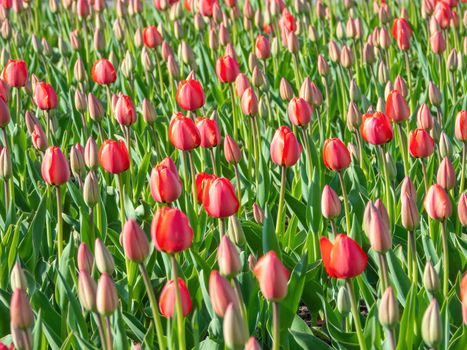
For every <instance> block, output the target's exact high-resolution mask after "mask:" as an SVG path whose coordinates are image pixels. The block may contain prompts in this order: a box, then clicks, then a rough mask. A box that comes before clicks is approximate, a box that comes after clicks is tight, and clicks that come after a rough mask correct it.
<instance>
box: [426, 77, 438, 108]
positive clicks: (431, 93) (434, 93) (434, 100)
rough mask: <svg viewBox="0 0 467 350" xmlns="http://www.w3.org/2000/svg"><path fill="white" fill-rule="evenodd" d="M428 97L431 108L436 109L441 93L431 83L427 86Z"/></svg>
mask: <svg viewBox="0 0 467 350" xmlns="http://www.w3.org/2000/svg"><path fill="white" fill-rule="evenodd" d="M428 97H429V99H430V102H431V104H432V105H433V106H436V107H438V106H439V105H440V104H441V92H440V91H439V89H438V87H437V86H436V85H435V84H434V83H433V82H432V81H430V83H429V85H428Z"/></svg>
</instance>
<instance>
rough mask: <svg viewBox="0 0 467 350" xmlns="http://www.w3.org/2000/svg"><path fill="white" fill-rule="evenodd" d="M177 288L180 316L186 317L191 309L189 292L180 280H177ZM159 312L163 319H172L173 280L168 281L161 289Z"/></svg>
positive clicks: (173, 302) (173, 309)
mask: <svg viewBox="0 0 467 350" xmlns="http://www.w3.org/2000/svg"><path fill="white" fill-rule="evenodd" d="M177 282H178V288H179V291H180V297H181V299H182V314H183V316H184V317H185V316H187V315H188V314H189V313H190V312H191V309H192V307H193V304H192V301H191V297H190V292H189V291H188V288H187V286H186V284H185V281H183V280H182V279H181V278H179V279H178V281H177ZM159 310H160V312H161V314H162V315H163V316H165V317H167V318H168V317H172V316H173V315H174V314H175V283H174V280H170V281H168V282H167V283H166V284H165V286H164V288H163V289H162V292H161V295H160V298H159Z"/></svg>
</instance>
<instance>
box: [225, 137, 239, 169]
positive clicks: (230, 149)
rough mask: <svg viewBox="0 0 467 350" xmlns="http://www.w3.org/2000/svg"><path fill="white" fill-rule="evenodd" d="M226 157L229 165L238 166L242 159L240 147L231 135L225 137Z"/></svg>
mask: <svg viewBox="0 0 467 350" xmlns="http://www.w3.org/2000/svg"><path fill="white" fill-rule="evenodd" d="M224 156H225V160H226V161H227V162H229V163H233V164H237V163H238V162H240V159H242V152H241V151H240V147H238V144H237V143H236V142H235V140H234V139H233V138H232V137H231V136H230V135H228V134H227V135H225V138H224Z"/></svg>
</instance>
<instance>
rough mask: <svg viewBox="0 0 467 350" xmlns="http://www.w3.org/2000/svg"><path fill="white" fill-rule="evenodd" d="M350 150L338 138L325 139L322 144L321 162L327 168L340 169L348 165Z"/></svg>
mask: <svg viewBox="0 0 467 350" xmlns="http://www.w3.org/2000/svg"><path fill="white" fill-rule="evenodd" d="M350 161H351V159H350V152H349V150H348V149H347V147H346V146H345V145H344V143H343V142H342V141H341V140H339V139H338V138H331V139H327V140H326V141H325V142H324V146H323V162H324V165H326V167H327V168H328V169H331V170H335V171H341V170H342V169H345V168H347V167H348V166H349V165H350Z"/></svg>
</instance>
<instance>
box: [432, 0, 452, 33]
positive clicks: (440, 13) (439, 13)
mask: <svg viewBox="0 0 467 350" xmlns="http://www.w3.org/2000/svg"><path fill="white" fill-rule="evenodd" d="M433 18H435V19H436V22H438V24H439V26H440V27H441V29H447V28H448V27H449V25H450V22H451V19H452V18H453V12H452V10H451V8H450V7H449V6H448V5H446V4H445V3H444V2H442V1H438V2H437V3H436V7H435V10H434V12H433Z"/></svg>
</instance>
